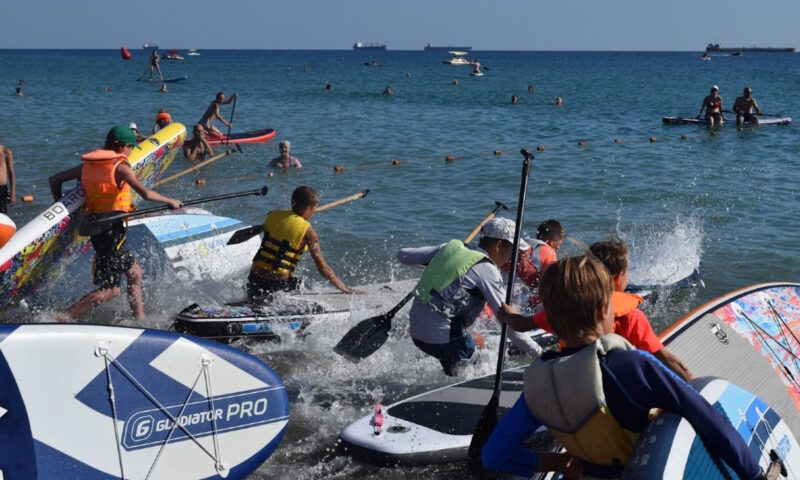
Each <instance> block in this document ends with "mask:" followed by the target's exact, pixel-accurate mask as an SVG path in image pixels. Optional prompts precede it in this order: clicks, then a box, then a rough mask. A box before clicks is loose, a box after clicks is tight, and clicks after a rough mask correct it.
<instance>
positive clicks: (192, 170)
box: [153, 143, 242, 188]
mask: <svg viewBox="0 0 800 480" xmlns="http://www.w3.org/2000/svg"><path fill="white" fill-rule="evenodd" d="M234 145H235V146H236V148H231V149H230V150H226V151H224V152H222V153H220V154H218V155H214V156H213V157H211V158H209V159H208V160H204V161H202V162H200V163H198V164H197V165H194V166H193V167H189V168H187V169H186V170H184V171H182V172H178V173H176V174H175V175H171V176H169V177H167V178H165V179H163V180H159V181H157V182H156V183H154V184H153V188H155V187H158V186H159V185H164V184H165V183H167V182H171V181H173V180H175V179H176V178H180V177H182V176H184V175H186V174H188V173H192V172H194V171H195V170H198V169H200V168H202V167H205V166H206V165H208V164H210V163H213V162H216V161H217V160H219V159H220V158H222V157H227V156H228V155H230V154H232V153H236V152H241V151H242V147H240V146H239V144H238V143H234Z"/></svg>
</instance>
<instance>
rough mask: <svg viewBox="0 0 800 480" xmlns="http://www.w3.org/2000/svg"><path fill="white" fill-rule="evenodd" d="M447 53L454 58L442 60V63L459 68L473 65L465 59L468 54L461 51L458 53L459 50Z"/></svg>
mask: <svg viewBox="0 0 800 480" xmlns="http://www.w3.org/2000/svg"><path fill="white" fill-rule="evenodd" d="M447 53H449V54H450V55H452V57H451V58H448V59H447V60H442V63H449V64H450V65H457V66H461V65H471V64H472V62H470V61H469V60H467V59H466V58H465V56H466V55H467V52H461V51H458V50H452V51H450V52H447Z"/></svg>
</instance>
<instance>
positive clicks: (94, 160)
mask: <svg viewBox="0 0 800 480" xmlns="http://www.w3.org/2000/svg"><path fill="white" fill-rule="evenodd" d="M134 148H141V147H138V146H137V145H136V135H135V134H134V133H133V130H131V129H130V128H128V127H126V126H125V125H118V126H116V127H114V128H112V129H111V130H109V132H108V135H107V136H106V143H105V146H104V147H103V148H102V149H99V150H93V151H91V152H89V153H86V154H84V155H83V156H82V157H81V160H83V163H82V164H81V165H78V166H77V167H73V168H71V169H69V170H65V171H63V172H61V173H57V174H55V175H53V176H52V177H50V191H51V192H52V194H53V199H55V200H59V199H60V198H61V186H62V185H63V184H64V183H65V182H68V181H70V180H80V182H81V184H82V185H83V189H84V190H85V191H86V205H85V206H84V209H85V212H86V213H87V214H88V215H89V219H90V220H91V219H101V218H102V217H103V215H104V214H110V213H120V212H130V211H132V210H133V204H132V203H131V188H133V190H135V191H136V193H138V194H139V195H140V196H141V197H142V198H143V199H145V200H148V201H151V202H161V203H165V204H167V205H169V207H170V208H171V209H177V208H181V201H180V200H175V199H173V198H169V197H166V196H164V195H161V194H160V193H157V192H155V191H153V190H150V189H149V188H147V187H145V186H144V185H142V184H141V183H140V182H139V180H137V179H136V175H135V174H134V173H133V170H132V169H131V166H130V165H129V164H128V155H130V153H131V151H132V150H133V149H134ZM125 233H126V228H125V224H124V223H123V221H122V220H117V221H115V222H113V223H111V224H110V225H109V226H108V227H107V229H106V230H104V231H102V232H100V233H97V234H95V235H92V236H91V240H92V246H93V247H94V251H95V257H94V262H93V267H92V270H93V272H92V273H93V283H94V284H95V285H97V287H98V289H97V290H95V291H93V292H90V293H87V294H86V295H84V297H83V298H81V299H80V300H78V301H77V302H76V303H75V304H74V305H72V306H71V307H69V308H68V309H67V310H66V312H64V314H63V317H65V319H66V320H71V319H74V318H75V317H77V316H78V315H80V314H82V313H85V312H88V311H89V310H91V309H93V308H95V307H97V306H98V305H101V304H103V303H106V302H108V301H109V300H111V299H113V298H115V297H116V296H117V295H119V293H120V285H121V283H122V276H123V275H124V276H125V277H126V278H127V280H128V288H127V290H128V302H129V303H130V306H131V310H133V316H134V317H135V318H136V319H137V320H139V319H141V318H142V317H144V306H143V305H142V268H141V267H140V266H139V265H138V264H137V263H136V259H135V258H134V256H133V254H132V253H131V252H130V251H129V250H128V247H127V245H126V244H125Z"/></svg>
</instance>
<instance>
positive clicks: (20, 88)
mask: <svg viewBox="0 0 800 480" xmlns="http://www.w3.org/2000/svg"><path fill="white" fill-rule="evenodd" d="M14 95H16V96H18V97H21V96H23V95H22V87H17V91H16V93H14Z"/></svg>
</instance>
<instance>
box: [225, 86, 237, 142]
mask: <svg viewBox="0 0 800 480" xmlns="http://www.w3.org/2000/svg"><path fill="white" fill-rule="evenodd" d="M237 98H239V95H236V96H234V97H233V107H231V119H230V121H229V122H228V134H227V135H225V143H226V144H228V143H231V127H233V114H234V113H235V112H236V99H237Z"/></svg>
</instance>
